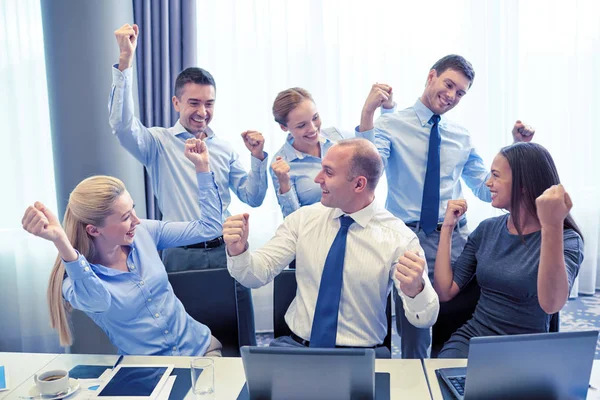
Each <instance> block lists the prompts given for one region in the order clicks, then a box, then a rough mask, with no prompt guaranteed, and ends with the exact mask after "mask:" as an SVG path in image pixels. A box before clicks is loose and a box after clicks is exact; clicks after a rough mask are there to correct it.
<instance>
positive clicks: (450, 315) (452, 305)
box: [431, 278, 480, 358]
mask: <svg viewBox="0 0 600 400" xmlns="http://www.w3.org/2000/svg"><path fill="white" fill-rule="evenodd" d="M479 295H480V289H479V285H478V284H477V280H476V279H475V278H473V279H472V280H471V282H469V283H468V284H467V286H465V288H464V289H463V290H461V291H460V293H459V294H458V295H456V297H454V298H453V299H452V300H450V301H447V302H444V303H440V313H439V314H438V318H437V321H436V322H435V324H434V325H433V327H432V329H431V330H432V334H431V358H437V355H438V353H439V352H440V350H442V347H444V343H446V341H448V339H450V336H452V334H453V333H454V332H456V330H457V329H458V328H460V327H461V326H463V325H464V323H465V322H467V321H468V320H469V319H471V317H472V316H473V312H474V311H475V306H477V301H479Z"/></svg>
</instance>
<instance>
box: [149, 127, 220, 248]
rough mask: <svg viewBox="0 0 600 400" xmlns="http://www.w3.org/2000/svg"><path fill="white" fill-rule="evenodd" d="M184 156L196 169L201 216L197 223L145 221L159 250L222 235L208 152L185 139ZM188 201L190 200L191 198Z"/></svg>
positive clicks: (198, 143)
mask: <svg viewBox="0 0 600 400" xmlns="http://www.w3.org/2000/svg"><path fill="white" fill-rule="evenodd" d="M184 154H185V156H186V157H187V159H188V160H190V161H191V162H192V163H193V164H194V167H195V169H196V179H197V181H198V198H197V199H196V201H198V204H199V205H200V215H199V216H198V219H197V220H196V221H190V222H162V221H150V220H144V226H145V227H146V228H147V229H148V231H149V232H150V234H151V235H152V237H153V238H154V241H155V243H156V246H157V248H158V249H159V250H161V249H165V248H169V247H177V246H185V245H189V244H194V243H198V242H205V241H207V240H211V239H214V238H216V237H217V236H220V235H221V232H222V224H221V221H222V214H221V210H222V203H221V197H220V196H219V191H218V188H217V184H216V183H215V180H214V176H213V174H212V172H211V171H210V166H209V152H208V147H207V146H206V143H204V142H203V141H202V140H201V139H196V138H191V139H188V140H186V142H185V148H184ZM190 201H193V200H192V199H190Z"/></svg>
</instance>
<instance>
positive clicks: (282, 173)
mask: <svg viewBox="0 0 600 400" xmlns="http://www.w3.org/2000/svg"><path fill="white" fill-rule="evenodd" d="M271 176H272V178H273V188H275V195H276V196H277V201H278V202H279V206H280V207H281V212H282V213H283V217H284V218H285V217H287V216H288V215H290V214H291V213H293V212H294V211H296V210H297V209H299V208H300V199H298V194H297V193H296V189H295V188H294V185H293V184H292V182H291V179H290V165H289V164H288V163H287V162H286V161H285V160H284V159H283V158H282V157H280V156H278V157H277V158H276V159H275V162H274V163H273V164H271Z"/></svg>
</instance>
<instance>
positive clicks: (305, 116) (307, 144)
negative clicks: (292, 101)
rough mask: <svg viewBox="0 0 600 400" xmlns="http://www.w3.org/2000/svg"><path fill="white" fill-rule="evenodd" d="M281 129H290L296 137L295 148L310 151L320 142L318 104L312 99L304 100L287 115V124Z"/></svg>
mask: <svg viewBox="0 0 600 400" xmlns="http://www.w3.org/2000/svg"><path fill="white" fill-rule="evenodd" d="M281 129H283V130H284V131H288V132H289V133H290V134H291V135H292V137H293V138H294V148H295V149H296V150H299V151H302V152H305V153H308V152H309V151H310V150H311V149H312V148H314V147H315V146H317V145H318V143H319V134H320V132H321V117H320V116H319V111H318V110H317V106H316V105H315V103H313V102H312V101H311V100H308V99H306V100H303V101H302V102H301V103H300V104H298V105H297V106H296V107H295V108H294V109H293V110H292V111H290V113H289V114H288V117H287V125H281Z"/></svg>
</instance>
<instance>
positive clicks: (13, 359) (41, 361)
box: [0, 353, 58, 399]
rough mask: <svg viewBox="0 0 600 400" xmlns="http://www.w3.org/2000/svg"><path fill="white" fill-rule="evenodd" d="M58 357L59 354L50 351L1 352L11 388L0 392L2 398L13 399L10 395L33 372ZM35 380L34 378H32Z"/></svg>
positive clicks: (0, 360) (31, 375)
mask: <svg viewBox="0 0 600 400" xmlns="http://www.w3.org/2000/svg"><path fill="white" fill-rule="evenodd" d="M56 357H58V354H50V353H0V365H4V370H5V372H6V374H7V375H8V383H9V387H10V390H8V391H5V392H0V399H4V398H6V399H11V398H13V397H16V396H9V395H10V394H11V393H12V392H13V391H14V390H15V389H16V388H17V387H19V385H21V383H22V382H24V381H26V380H29V378H32V377H33V374H35V373H36V372H38V371H39V370H41V369H44V367H45V366H46V365H47V364H48V363H50V362H51V361H52V360H53V359H55V358H56ZM32 380H33V379H32Z"/></svg>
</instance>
